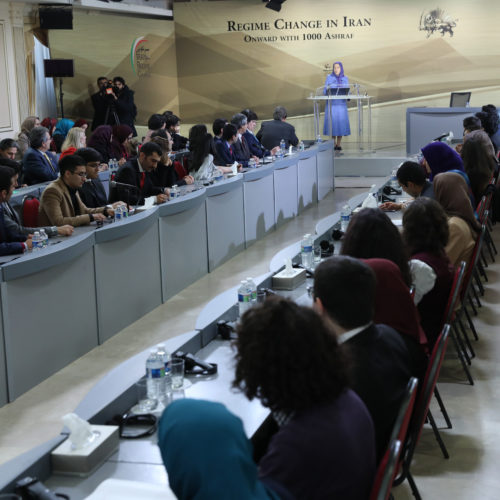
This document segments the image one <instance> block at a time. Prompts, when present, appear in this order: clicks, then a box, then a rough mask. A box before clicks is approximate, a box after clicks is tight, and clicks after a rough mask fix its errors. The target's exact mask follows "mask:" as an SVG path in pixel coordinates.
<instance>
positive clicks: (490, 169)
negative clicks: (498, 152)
mask: <svg viewBox="0 0 500 500" xmlns="http://www.w3.org/2000/svg"><path fill="white" fill-rule="evenodd" d="M461 155H462V160H463V162H464V168H465V172H466V174H467V175H468V177H469V180H470V185H471V189H472V194H473V195H474V199H475V201H476V203H479V201H480V200H481V198H482V197H483V195H484V194H485V191H486V188H487V187H488V183H489V182H490V180H491V178H492V177H493V175H494V174H495V173H496V170H497V168H498V164H497V161H496V159H495V150H494V148H493V144H492V143H491V140H490V138H489V137H488V134H487V133H486V132H484V131H482V130H476V131H474V132H470V133H469V134H467V135H466V136H465V137H464V144H463V146H462V152H461Z"/></svg>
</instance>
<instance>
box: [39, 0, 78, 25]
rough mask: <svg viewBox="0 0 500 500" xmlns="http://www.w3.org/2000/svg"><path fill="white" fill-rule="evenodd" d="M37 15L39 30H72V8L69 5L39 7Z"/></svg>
mask: <svg viewBox="0 0 500 500" xmlns="http://www.w3.org/2000/svg"><path fill="white" fill-rule="evenodd" d="M38 15H39V16H40V28H42V29H44V30H72V29H73V7H72V6H71V5H60V4H44V5H40V7H39V9H38Z"/></svg>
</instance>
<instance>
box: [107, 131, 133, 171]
mask: <svg viewBox="0 0 500 500" xmlns="http://www.w3.org/2000/svg"><path fill="white" fill-rule="evenodd" d="M112 131H113V133H112V136H111V155H112V156H111V158H115V159H116V160H118V165H120V167H121V166H122V165H123V164H124V163H126V162H127V160H128V159H129V157H130V154H129V150H128V142H129V141H130V139H132V137H133V135H134V131H133V130H132V128H131V127H129V126H128V125H113V128H112Z"/></svg>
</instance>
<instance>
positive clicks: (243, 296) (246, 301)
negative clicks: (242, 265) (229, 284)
mask: <svg viewBox="0 0 500 500" xmlns="http://www.w3.org/2000/svg"><path fill="white" fill-rule="evenodd" d="M251 297H252V293H251V292H250V291H249V289H248V284H247V282H246V280H243V281H242V282H241V286H240V287H239V288H238V308H239V311H240V316H242V315H243V314H244V313H245V312H246V311H247V310H248V308H249V307H250V300H251Z"/></svg>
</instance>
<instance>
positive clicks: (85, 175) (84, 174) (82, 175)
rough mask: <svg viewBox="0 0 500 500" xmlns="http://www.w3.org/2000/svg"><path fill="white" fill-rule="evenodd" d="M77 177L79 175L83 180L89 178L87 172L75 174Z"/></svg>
mask: <svg viewBox="0 0 500 500" xmlns="http://www.w3.org/2000/svg"><path fill="white" fill-rule="evenodd" d="M73 173H74V174H75V175H78V176H80V177H82V178H85V177H87V172H73Z"/></svg>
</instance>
